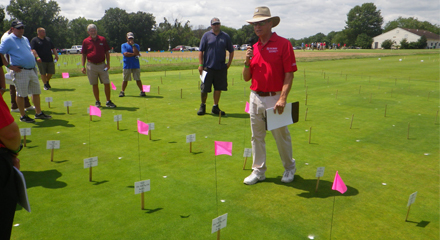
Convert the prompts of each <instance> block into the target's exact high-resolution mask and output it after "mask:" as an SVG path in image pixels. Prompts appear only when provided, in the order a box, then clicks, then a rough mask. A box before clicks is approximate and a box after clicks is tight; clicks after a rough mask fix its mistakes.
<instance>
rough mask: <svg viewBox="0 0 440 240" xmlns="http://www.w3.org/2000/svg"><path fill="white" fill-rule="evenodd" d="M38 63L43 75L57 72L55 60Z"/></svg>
mask: <svg viewBox="0 0 440 240" xmlns="http://www.w3.org/2000/svg"><path fill="white" fill-rule="evenodd" d="M37 65H38V70H39V71H40V74H41V75H46V74H55V63H54V62H37Z"/></svg>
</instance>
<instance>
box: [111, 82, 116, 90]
mask: <svg viewBox="0 0 440 240" xmlns="http://www.w3.org/2000/svg"><path fill="white" fill-rule="evenodd" d="M111 83H112V89H113V90H116V86H115V84H113V82H111Z"/></svg>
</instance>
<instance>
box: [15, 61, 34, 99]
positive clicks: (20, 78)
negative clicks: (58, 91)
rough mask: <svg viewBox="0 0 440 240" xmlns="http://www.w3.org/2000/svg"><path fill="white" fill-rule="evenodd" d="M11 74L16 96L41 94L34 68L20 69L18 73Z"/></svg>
mask: <svg viewBox="0 0 440 240" xmlns="http://www.w3.org/2000/svg"><path fill="white" fill-rule="evenodd" d="M11 74H12V81H13V82H14V84H15V90H16V91H17V96H19V97H27V96H28V95H29V94H32V95H35V94H36V95H38V94H41V89H40V82H39V81H38V75H37V69H36V68H34V69H32V70H26V69H22V70H21V71H20V72H14V71H11Z"/></svg>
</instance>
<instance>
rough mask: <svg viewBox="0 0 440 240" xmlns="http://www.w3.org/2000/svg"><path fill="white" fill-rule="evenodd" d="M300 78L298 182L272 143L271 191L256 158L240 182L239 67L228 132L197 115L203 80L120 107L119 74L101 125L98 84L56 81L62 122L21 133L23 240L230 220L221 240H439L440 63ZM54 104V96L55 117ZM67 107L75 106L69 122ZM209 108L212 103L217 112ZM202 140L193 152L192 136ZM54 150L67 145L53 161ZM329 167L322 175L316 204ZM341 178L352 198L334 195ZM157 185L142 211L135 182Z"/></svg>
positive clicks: (181, 234) (416, 59) (430, 60)
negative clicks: (255, 168) (222, 146)
mask: <svg viewBox="0 0 440 240" xmlns="http://www.w3.org/2000/svg"><path fill="white" fill-rule="evenodd" d="M399 59H402V60H401V61H399ZM422 60H423V62H422ZM298 66H299V70H298V72H296V73H295V79H294V83H293V87H292V91H291V93H290V95H289V102H294V101H299V102H300V121H299V122H298V123H296V124H293V125H291V126H289V129H290V131H291V136H292V144H293V152H294V158H295V159H296V164H297V173H296V175H295V180H294V182H292V183H289V184H284V183H282V182H281V176H282V173H283V171H284V169H283V167H282V164H281V161H280V160H279V156H278V152H277V149H276V145H275V142H274V140H273V138H272V136H271V134H270V133H268V136H267V137H266V141H267V142H266V143H267V158H268V160H267V165H268V170H267V172H266V177H267V179H266V180H265V181H263V182H260V183H257V184H255V185H252V186H246V185H244V184H243V183H242V181H243V179H244V178H245V177H246V176H248V175H249V174H250V173H251V164H252V160H251V159H248V160H247V165H246V169H245V170H242V168H243V161H244V158H243V151H244V148H250V147H251V144H250V140H251V132H250V126H249V124H250V123H249V116H248V114H247V113H245V112H244V108H245V103H246V101H249V84H250V83H246V82H244V81H243V80H242V77H241V71H242V67H240V66H233V67H231V68H230V71H229V90H228V91H227V92H223V93H222V97H221V100H220V108H221V109H222V110H224V111H225V112H226V113H227V116H225V117H222V118H221V124H219V118H218V116H212V115H210V114H207V115H205V116H197V114H196V112H197V109H198V107H199V105H200V92H199V91H200V90H199V89H198V81H199V78H198V75H197V71H196V70H194V71H192V70H181V71H167V72H166V75H165V72H163V71H162V72H148V73H146V72H144V73H142V74H141V75H142V76H141V77H142V81H143V84H144V85H150V86H151V92H150V93H148V94H147V97H146V98H142V97H139V91H138V89H137V87H136V85H135V83H134V82H133V81H132V82H130V83H129V84H128V87H127V89H126V97H124V98H119V97H118V93H119V91H120V88H121V81H122V75H121V74H112V75H111V76H110V79H111V81H113V82H114V83H115V85H116V87H117V88H118V90H117V91H112V100H113V102H114V103H115V104H116V105H117V106H118V107H117V108H116V109H108V108H102V117H101V118H99V117H96V116H93V118H92V121H90V117H89V115H88V114H87V108H88V106H89V105H93V104H94V102H95V100H94V98H93V94H92V89H91V86H90V85H89V84H88V80H87V77H84V76H83V77H74V78H68V79H61V78H58V79H53V80H51V85H52V87H53V88H52V90H49V91H43V92H42V95H41V99H42V108H43V111H45V112H46V113H49V114H51V115H52V116H53V119H52V120H47V121H41V120H37V122H36V123H35V124H25V123H21V122H18V124H19V126H20V127H21V128H29V127H30V128H32V135H31V136H27V147H26V148H25V149H24V150H23V151H22V153H21V154H20V159H21V170H22V171H23V173H24V175H25V177H26V180H27V185H28V186H27V187H28V195H29V199H30V203H31V208H32V212H31V213H28V212H26V211H25V210H24V209H22V208H20V207H18V210H17V212H16V217H15V220H14V224H18V225H17V226H16V227H14V228H13V233H12V239H216V237H217V235H216V234H211V222H212V219H214V218H216V217H218V216H220V215H222V214H224V213H228V222H227V227H226V228H224V229H222V230H221V239H307V238H311V237H312V236H313V238H314V239H330V235H331V239H437V238H438V236H439V214H438V213H439V210H440V209H439V205H438V203H439V188H438V186H439V117H438V110H439V68H438V66H439V55H438V54H425V53H424V52H421V54H418V55H417V54H416V55H407V56H389V57H386V56H385V57H384V56H382V57H381V60H378V58H377V57H374V58H360V59H346V60H330V61H317V62H301V61H298ZM100 88H101V102H102V103H103V102H104V99H105V98H104V93H103V91H102V87H100ZM158 88H159V89H158ZM158 90H159V91H160V92H158ZM3 97H4V98H5V100H6V101H7V102H8V101H9V96H8V95H7V94H5V95H4V96H3ZM45 97H52V98H53V102H52V103H51V104H50V108H48V103H45V101H44V99H45ZM64 101H72V107H70V109H69V110H70V113H69V114H67V109H66V107H64ZM306 101H307V103H306ZM211 105H212V94H209V96H208V102H207V110H208V111H210V107H211ZM385 111H386V115H385ZM306 112H307V116H306V115H305V114H306ZM31 113H32V114H33V112H31ZM119 114H121V115H122V121H120V122H119V130H117V124H116V122H114V115H119ZM13 115H14V117H15V118H16V120H17V121H18V120H19V119H18V114H16V113H14V114H13ZM138 119H139V120H141V121H143V122H146V123H155V129H154V130H152V132H150V134H151V140H149V136H146V135H139V134H138V133H137V126H136V121H137V120H138ZM352 119H353V121H352ZM350 126H351V128H350ZM408 126H409V132H408ZM310 130H311V132H310ZM194 133H195V134H196V142H194V143H193V144H192V153H190V151H189V144H188V143H186V135H189V134H194ZM310 133H311V134H310ZM309 137H311V138H310V143H309ZM47 140H60V145H61V147H60V149H55V150H54V161H53V162H51V161H50V158H51V150H48V149H46V141H47ZM214 141H228V142H233V149H232V156H228V155H219V156H217V157H216V156H214ZM94 156H97V157H98V166H97V167H94V168H93V181H92V182H89V169H84V168H83V165H84V164H83V159H85V158H89V157H94ZM318 167H325V173H324V176H323V177H321V178H320V184H319V189H318V191H317V192H315V187H316V180H317V179H316V177H315V174H316V169H317V168H318ZM336 171H339V175H340V176H341V178H342V179H343V180H344V182H345V184H346V185H347V187H348V191H347V192H346V193H345V194H340V193H339V192H337V191H332V190H331V186H332V182H333V178H334V176H335V172H336ZM146 179H150V181H151V191H149V192H146V193H145V209H144V210H142V209H141V197H140V195H135V194H134V183H135V182H136V181H140V180H146ZM415 191H417V192H418V195H417V199H416V201H415V203H414V204H413V205H412V207H411V211H410V214H409V217H408V222H405V218H406V214H407V201H408V197H409V195H410V194H411V193H413V192H415Z"/></svg>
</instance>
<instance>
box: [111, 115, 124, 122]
mask: <svg viewBox="0 0 440 240" xmlns="http://www.w3.org/2000/svg"><path fill="white" fill-rule="evenodd" d="M113 119H114V121H115V122H119V121H122V114H119V115H115V116H114V117H113Z"/></svg>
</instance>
